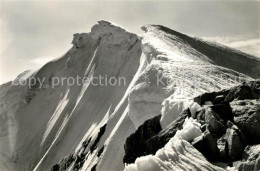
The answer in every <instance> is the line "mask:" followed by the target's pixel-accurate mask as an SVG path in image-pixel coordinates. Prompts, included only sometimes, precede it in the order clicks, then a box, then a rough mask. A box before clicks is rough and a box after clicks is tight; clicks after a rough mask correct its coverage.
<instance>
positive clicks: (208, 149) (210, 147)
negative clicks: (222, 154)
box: [202, 131, 218, 161]
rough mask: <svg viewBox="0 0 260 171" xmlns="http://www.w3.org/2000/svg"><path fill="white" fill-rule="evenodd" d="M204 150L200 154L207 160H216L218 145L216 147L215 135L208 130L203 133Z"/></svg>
mask: <svg viewBox="0 0 260 171" xmlns="http://www.w3.org/2000/svg"><path fill="white" fill-rule="evenodd" d="M204 145H205V147H204V150H203V151H202V154H203V155H204V156H205V157H206V158H207V159H208V160H209V161H217V159H218V147H217V136H216V135H214V134H210V133H209V132H207V131H206V132H205V133H204Z"/></svg>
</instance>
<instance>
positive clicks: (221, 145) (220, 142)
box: [217, 135, 228, 162]
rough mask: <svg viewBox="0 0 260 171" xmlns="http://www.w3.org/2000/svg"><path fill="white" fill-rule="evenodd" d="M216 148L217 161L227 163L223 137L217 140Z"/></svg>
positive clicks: (226, 146) (226, 151)
mask: <svg viewBox="0 0 260 171" xmlns="http://www.w3.org/2000/svg"><path fill="white" fill-rule="evenodd" d="M217 146H218V150H219V160H220V161H222V162H228V144H227V140H226V136H225V135H223V136H222V137H221V138H219V139H218V140H217Z"/></svg>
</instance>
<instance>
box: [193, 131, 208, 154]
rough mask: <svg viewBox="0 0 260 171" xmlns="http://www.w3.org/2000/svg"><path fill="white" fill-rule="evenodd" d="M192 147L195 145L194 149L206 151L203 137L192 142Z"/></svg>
mask: <svg viewBox="0 0 260 171" xmlns="http://www.w3.org/2000/svg"><path fill="white" fill-rule="evenodd" d="M191 145H193V147H195V148H196V149H197V150H199V151H200V152H202V151H203V150H204V149H205V146H204V139H203V135H201V136H198V137H196V138H195V139H194V140H193V141H192V142H191Z"/></svg>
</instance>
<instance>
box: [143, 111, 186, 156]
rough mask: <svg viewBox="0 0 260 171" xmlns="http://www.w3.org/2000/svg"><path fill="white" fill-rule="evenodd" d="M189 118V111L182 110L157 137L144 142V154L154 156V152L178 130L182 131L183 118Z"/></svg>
mask: <svg viewBox="0 0 260 171" xmlns="http://www.w3.org/2000/svg"><path fill="white" fill-rule="evenodd" d="M188 116H190V111H189V109H187V110H184V111H183V113H182V114H181V115H180V116H179V117H178V118H177V119H176V120H174V121H173V122H172V123H171V124H170V125H169V126H168V127H167V128H166V129H164V130H162V131H160V132H159V133H158V134H157V135H155V136H153V137H151V138H150V139H148V140H147V141H146V144H148V145H147V146H146V148H147V149H146V153H147V154H155V153H156V151H157V150H158V149H160V148H162V147H163V146H164V145H165V144H166V143H167V142H168V141H169V140H170V139H171V138H172V137H173V136H174V135H175V134H176V132H177V131H178V130H180V129H182V126H183V123H184V121H185V118H187V117H188Z"/></svg>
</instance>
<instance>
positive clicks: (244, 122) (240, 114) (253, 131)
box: [231, 98, 260, 144]
mask: <svg viewBox="0 0 260 171" xmlns="http://www.w3.org/2000/svg"><path fill="white" fill-rule="evenodd" d="M231 107H232V112H233V114H234V123H235V124H236V125H237V126H238V127H239V128H240V129H241V130H242V132H243V133H244V135H245V137H246V139H247V141H248V143H249V144H259V143H260V124H259V123H260V99H259V98H258V99H255V100H235V101H233V102H231Z"/></svg>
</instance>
